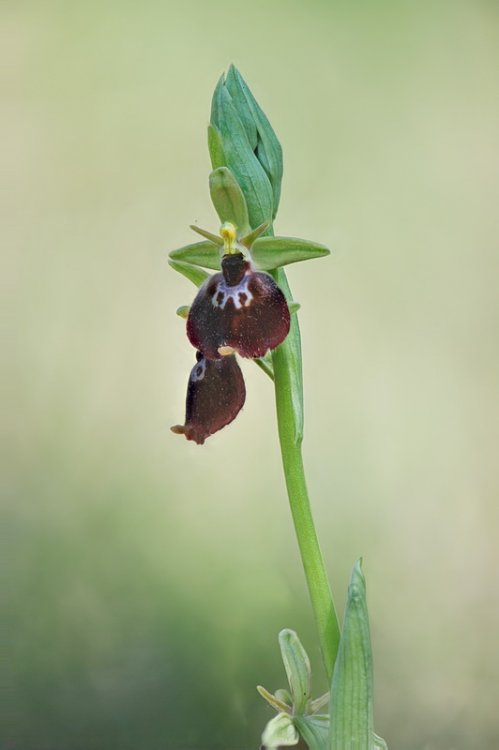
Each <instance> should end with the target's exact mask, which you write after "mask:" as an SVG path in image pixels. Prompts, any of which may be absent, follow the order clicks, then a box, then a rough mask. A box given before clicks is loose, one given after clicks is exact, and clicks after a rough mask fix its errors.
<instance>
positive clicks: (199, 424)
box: [171, 351, 246, 445]
mask: <svg viewBox="0 0 499 750" xmlns="http://www.w3.org/2000/svg"><path fill="white" fill-rule="evenodd" d="M196 359H197V362H196V364H195V365H194V367H193V368H192V370H191V374H190V376H189V383H188V386H187V398H186V406H185V424H184V425H175V426H174V427H172V428H171V429H172V431H173V432H176V433H177V434H179V435H185V436H186V438H187V440H194V442H196V443H198V445H202V444H203V443H204V441H205V440H206V438H207V437H209V436H210V435H213V433H214V432H218V430H221V429H222V427H225V425H228V424H229V423H230V422H232V420H233V419H235V418H236V416H237V415H238V414H239V412H240V411H241V409H242V407H243V405H244V401H245V399H246V388H245V385H244V379H243V374H242V372H241V370H240V368H239V365H238V364H237V362H236V358H235V357H234V356H229V357H223V358H222V359H217V360H210V359H207V358H206V357H205V356H203V354H202V353H201V352H199V351H198V352H196Z"/></svg>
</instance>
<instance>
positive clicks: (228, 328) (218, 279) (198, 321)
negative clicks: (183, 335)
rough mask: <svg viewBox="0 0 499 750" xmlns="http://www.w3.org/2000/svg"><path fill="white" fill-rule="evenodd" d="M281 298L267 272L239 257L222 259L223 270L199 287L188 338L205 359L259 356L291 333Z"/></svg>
mask: <svg viewBox="0 0 499 750" xmlns="http://www.w3.org/2000/svg"><path fill="white" fill-rule="evenodd" d="M289 326H290V314H289V308H288V304H287V302H286V298H285V297H284V294H283V293H282V291H281V290H280V289H279V287H278V286H277V284H276V283H275V281H274V279H273V278H272V276H270V274H268V273H265V272H263V271H254V270H253V269H252V267H251V264H250V263H249V262H248V261H247V260H245V258H244V256H243V255H242V253H232V254H230V255H224V256H223V258H222V271H221V272H220V273H216V274H214V275H213V276H211V277H210V278H209V279H207V281H206V282H205V283H204V284H203V286H202V287H201V288H200V290H199V292H198V294H197V296H196V298H195V300H194V302H193V304H192V306H191V308H190V312H189V317H188V320H187V336H188V338H189V341H190V342H191V344H192V345H193V346H195V347H196V349H198V350H200V351H202V352H203V354H204V355H205V357H207V358H208V359H218V358H220V356H221V353H220V349H225V348H228V350H229V351H230V350H234V351H235V352H237V353H238V354H240V355H241V356H242V357H252V358H255V357H263V355H264V354H266V352H268V351H269V350H272V349H275V348H276V347H277V346H279V344H281V343H282V342H283V341H284V339H285V338H286V336H287V335H288V333H289Z"/></svg>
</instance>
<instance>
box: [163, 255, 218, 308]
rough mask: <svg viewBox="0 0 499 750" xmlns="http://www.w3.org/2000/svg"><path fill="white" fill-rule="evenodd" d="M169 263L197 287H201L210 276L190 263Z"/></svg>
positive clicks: (177, 261)
mask: <svg viewBox="0 0 499 750" xmlns="http://www.w3.org/2000/svg"><path fill="white" fill-rule="evenodd" d="M168 263H169V264H170V266H171V267H172V268H173V269H174V270H175V271H178V272H179V273H181V274H182V276H185V278H186V279H189V281H192V283H193V284H195V285H196V286H201V284H203V283H204V282H205V281H206V279H207V278H208V276H209V275H210V274H209V273H207V272H206V271H203V269H202V268H197V266H192V265H191V264H190V263H183V262H182V261H181V260H169V261H168ZM179 309H180V308H179Z"/></svg>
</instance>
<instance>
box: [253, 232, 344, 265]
mask: <svg viewBox="0 0 499 750" xmlns="http://www.w3.org/2000/svg"><path fill="white" fill-rule="evenodd" d="M326 255H330V250H328V248H327V247H326V246H325V245H321V244H319V243H318V242H310V240H300V239H298V238H297V237H259V238H258V239H257V240H255V242H254V244H253V246H252V248H251V257H252V259H253V262H254V264H255V266H257V268H260V269H261V270H262V271H273V270H274V269H275V268H280V267H281V266H288V265H289V264H290V263H298V262H299V261H301V260H312V259H313V258H323V257H324V256H326Z"/></svg>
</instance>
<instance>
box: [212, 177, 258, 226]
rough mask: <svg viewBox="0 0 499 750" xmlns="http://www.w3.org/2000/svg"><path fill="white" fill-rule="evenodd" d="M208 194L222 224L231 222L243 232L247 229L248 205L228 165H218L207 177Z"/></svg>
mask: <svg viewBox="0 0 499 750" xmlns="http://www.w3.org/2000/svg"><path fill="white" fill-rule="evenodd" d="M209 184H210V195H211V200H212V202H213V205H214V206H215V210H216V212H217V214H218V216H219V218H220V221H221V222H222V224H223V223H224V222H227V221H228V222H231V224H234V226H236V227H237V228H238V230H239V232H241V233H243V234H245V233H246V232H248V231H249V228H250V227H249V218H248V206H247V205H246V199H245V197H244V194H243V191H242V190H241V188H240V187H239V183H238V181H237V180H236V178H235V177H234V175H233V173H232V172H231V171H230V169H228V167H218V169H215V170H213V172H212V173H211V174H210V178H209Z"/></svg>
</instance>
